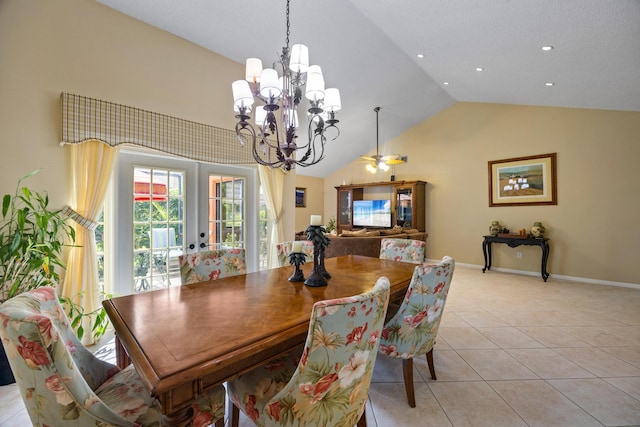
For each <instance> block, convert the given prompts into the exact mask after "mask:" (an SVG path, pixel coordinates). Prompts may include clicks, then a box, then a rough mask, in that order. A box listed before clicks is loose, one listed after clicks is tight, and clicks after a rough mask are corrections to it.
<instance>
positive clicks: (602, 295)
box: [0, 266, 640, 427]
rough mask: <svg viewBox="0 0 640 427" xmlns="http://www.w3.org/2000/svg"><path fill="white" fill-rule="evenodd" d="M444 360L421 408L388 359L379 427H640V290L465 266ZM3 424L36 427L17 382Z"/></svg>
mask: <svg viewBox="0 0 640 427" xmlns="http://www.w3.org/2000/svg"><path fill="white" fill-rule="evenodd" d="M96 348H97V349H99V350H101V352H102V353H103V354H102V356H103V357H105V358H109V357H113V352H112V351H110V350H111V349H110V347H100V346H96ZM434 359H435V368H436V374H437V376H438V380H437V381H433V380H431V379H430V377H429V371H428V368H427V363H426V359H425V358H420V359H417V360H416V361H415V363H414V366H415V372H414V379H415V392H416V401H417V407H416V408H413V409H412V408H409V406H408V405H407V403H406V398H405V394H404V385H403V382H402V364H401V362H400V361H399V360H395V359H391V358H388V357H385V356H379V357H378V360H377V362H376V368H375V372H374V377H373V381H372V384H371V389H370V392H369V404H368V406H367V422H368V425H369V426H370V427H396V426H403V427H404V426H420V427H428V426H438V427H440V426H456V427H461V426H509V427H511V426H545V427H546V426H580V427H582V426H639V425H640V290H639V289H630V288H623V287H612V286H603V285H593V284H588V283H579V282H569V281H562V280H557V279H554V278H551V279H549V281H548V282H547V283H545V282H543V281H542V279H540V278H539V277H535V276H523V275H515V274H508V273H501V272H487V273H486V274H483V273H482V272H481V271H480V270H479V269H476V268H471V267H463V266H457V267H456V270H455V273H454V277H453V283H452V285H451V290H450V293H449V297H448V301H447V304H446V306H445V310H444V317H443V320H442V324H441V327H440V332H439V334H438V342H437V344H436V348H435V351H434ZM0 425H2V426H25V425H29V419H28V416H27V415H26V412H25V410H24V405H23V404H22V401H21V400H20V395H19V392H18V390H17V387H16V386H15V385H10V386H4V387H0ZM250 425H252V424H251V423H250V421H249V420H248V419H246V418H244V417H243V418H242V419H241V420H240V426H241V427H247V426H250Z"/></svg>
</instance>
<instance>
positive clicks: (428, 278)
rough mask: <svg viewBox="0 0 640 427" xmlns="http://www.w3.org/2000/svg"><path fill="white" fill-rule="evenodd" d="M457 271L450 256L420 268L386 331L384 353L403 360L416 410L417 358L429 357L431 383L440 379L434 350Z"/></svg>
mask: <svg viewBox="0 0 640 427" xmlns="http://www.w3.org/2000/svg"><path fill="white" fill-rule="evenodd" d="M454 268H455V261H454V260H453V258H451V257H448V256H445V257H444V258H442V261H441V262H440V263H438V264H429V263H424V264H422V265H418V266H416V268H415V269H414V271H413V276H412V277H411V283H410V284H409V288H408V289H407V293H406V294H405V297H404V300H403V301H402V304H401V305H400V308H399V309H398V311H397V312H396V314H395V315H394V316H393V317H392V318H391V319H390V320H389V321H387V323H386V324H385V326H384V329H383V330H382V337H381V339H380V352H381V353H383V354H386V355H387V356H391V357H397V358H401V359H402V371H403V374H404V387H405V391H406V393H407V402H408V403H409V406H411V407H412V408H415V406H416V399H415V394H414V390H413V358H414V357H419V356H422V355H423V354H424V355H426V357H427V364H428V365H429V373H430V374H431V379H433V380H435V379H436V371H435V368H434V366H433V346H434V345H435V342H436V336H437V334H438V328H439V326H440V319H442V313H443V311H444V305H445V302H446V300H447V294H448V292H449V286H450V285H451V279H452V277H453V270H454Z"/></svg>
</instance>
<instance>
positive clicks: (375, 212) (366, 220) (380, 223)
mask: <svg viewBox="0 0 640 427" xmlns="http://www.w3.org/2000/svg"><path fill="white" fill-rule="evenodd" d="M353 225H354V227H391V200H354V201H353Z"/></svg>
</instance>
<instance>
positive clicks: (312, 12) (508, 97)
mask: <svg viewBox="0 0 640 427" xmlns="http://www.w3.org/2000/svg"><path fill="white" fill-rule="evenodd" d="M98 1H99V2H100V3H103V4H105V5H107V6H110V7H112V8H114V9H116V10H118V11H120V12H122V13H124V14H127V15H130V16H132V17H134V18H136V19H139V20H141V21H143V22H146V23H148V24H151V25H153V26H156V27H158V28H161V29H163V30H166V31H168V32H170V33H173V34H175V35H177V36H179V37H182V38H184V39H186V40H189V41H191V42H193V43H195V44H198V45H200V46H202V47H205V48H207V49H209V50H211V51H213V52H216V53H218V54H220V55H223V56H225V57H228V58H230V59H232V60H234V61H237V62H239V63H244V61H245V59H246V58H248V57H258V58H260V59H262V61H263V63H264V64H265V65H268V64H271V63H273V62H274V61H275V60H276V58H277V56H278V55H279V53H280V51H281V49H282V46H283V45H284V42H285V22H286V21H285V0H242V1H211V0H180V1H169V0H164V1H158V0H98ZM290 19H291V35H290V39H291V44H295V43H304V44H306V45H307V46H309V56H310V61H311V63H312V64H319V65H321V66H322V70H323V73H324V75H325V81H326V84H327V87H338V88H339V89H340V93H341V98H342V104H343V109H342V110H341V111H340V112H339V113H338V118H339V119H340V131H341V136H340V138H339V140H338V141H334V142H333V143H329V144H328V146H327V154H326V157H327V159H326V160H324V161H322V162H320V163H319V164H318V165H316V166H313V167H309V168H300V169H298V173H299V174H302V175H310V176H319V177H323V176H327V175H329V174H330V173H332V172H334V171H336V170H337V169H339V168H340V167H342V166H344V165H346V164H348V163H349V162H351V161H353V160H354V159H357V158H358V157H359V156H360V155H361V154H366V153H372V152H374V151H375V138H376V129H375V119H376V118H375V113H374V111H373V109H374V107H376V106H380V107H382V109H381V111H380V116H379V120H380V143H381V146H382V144H384V142H385V141H387V140H389V139H391V138H393V137H395V136H397V135H399V134H400V133H402V132H404V131H406V130H407V129H409V128H411V127H413V126H415V125H416V124H418V123H420V122H422V121H424V120H425V119H427V118H429V117H431V116H432V115H434V114H436V113H438V112H439V111H441V110H443V109H444V108H446V107H448V106H450V105H452V104H453V103H455V102H457V101H465V102H489V103H504V104H519V105H536V106H555V107H572V108H589V109H606V110H623V111H640V0H527V1H524V0H486V1H478V0H404V1H389V0H321V1H318V0H316V1H312V0H291V16H290ZM543 46H552V47H553V49H551V50H548V51H544V50H542V47H543ZM418 54H422V55H424V57H423V58H419V57H418ZM478 67H480V68H483V71H476V68H478ZM242 77H243V76H238V78H239V79H240V78H242ZM212 78H215V76H212ZM445 82H446V83H445ZM548 83H552V84H553V85H551V86H549V85H547V84H548ZM229 92H231V82H229ZM229 114H230V115H232V114H233V112H232V111H231V109H230V111H229ZM381 154H385V153H384V151H382V152H381ZM409 161H411V159H409Z"/></svg>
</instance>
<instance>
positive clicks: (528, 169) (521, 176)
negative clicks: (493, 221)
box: [489, 153, 558, 207]
mask: <svg viewBox="0 0 640 427" xmlns="http://www.w3.org/2000/svg"><path fill="white" fill-rule="evenodd" d="M556 192H557V182H556V153H549V154H540V155H538V156H527V157H517V158H514V159H504V160H494V161H490V162H489V206H490V207H491V206H531V205H557V204H558V200H557V196H556Z"/></svg>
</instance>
